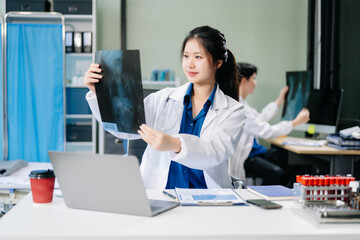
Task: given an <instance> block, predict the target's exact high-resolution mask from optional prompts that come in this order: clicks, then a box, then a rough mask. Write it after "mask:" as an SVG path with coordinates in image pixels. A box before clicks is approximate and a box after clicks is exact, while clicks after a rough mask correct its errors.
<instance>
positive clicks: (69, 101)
mask: <svg viewBox="0 0 360 240" xmlns="http://www.w3.org/2000/svg"><path fill="white" fill-rule="evenodd" d="M64 17H65V31H66V32H68V31H70V32H92V51H91V53H66V54H65V56H66V57H65V80H66V107H67V113H66V136H67V137H66V151H68V152H92V153H96V152H97V144H96V143H97V122H96V119H95V118H94V116H93V115H92V114H91V111H90V109H89V107H88V105H87V102H86V100H85V94H86V93H87V92H88V89H87V87H86V86H85V85H84V84H83V77H84V74H85V72H86V71H87V69H88V67H89V65H90V64H91V63H92V62H93V61H94V58H95V51H96V0H92V14H91V15H82V14H81V15H80V14H79V15H75V14H74V15H73V14H65V15H64Z"/></svg>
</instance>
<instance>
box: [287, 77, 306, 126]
mask: <svg viewBox="0 0 360 240" xmlns="http://www.w3.org/2000/svg"><path fill="white" fill-rule="evenodd" d="M286 85H287V86H289V91H288V92H287V94H286V96H285V103H284V107H283V112H282V116H281V117H282V120H289V121H290V120H293V119H294V118H295V117H296V116H297V114H298V113H299V112H300V111H301V109H303V108H304V107H305V105H306V102H307V99H308V97H309V93H310V90H311V85H312V80H311V74H310V72H308V71H293V72H286Z"/></svg>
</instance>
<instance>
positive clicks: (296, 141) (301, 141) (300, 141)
mask: <svg viewBox="0 0 360 240" xmlns="http://www.w3.org/2000/svg"><path fill="white" fill-rule="evenodd" d="M326 142H327V141H326V140H313V139H305V138H294V137H286V138H284V139H283V140H282V142H281V144H282V145H293V146H308V147H322V146H324V145H325V144H326Z"/></svg>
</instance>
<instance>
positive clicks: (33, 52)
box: [7, 23, 64, 162]
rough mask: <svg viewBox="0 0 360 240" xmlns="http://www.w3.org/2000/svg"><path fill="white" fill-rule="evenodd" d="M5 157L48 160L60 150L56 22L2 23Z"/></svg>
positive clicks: (60, 90)
mask: <svg viewBox="0 0 360 240" xmlns="http://www.w3.org/2000/svg"><path fill="white" fill-rule="evenodd" d="M7 91H8V96H7V101H8V104H7V107H8V143H9V144H8V146H9V150H8V156H9V157H8V159H9V160H15V159H24V160H26V161H29V162H48V161H49V159H48V151H49V150H54V151H63V150H64V109H63V108H64V106H63V98H64V96H63V42H62V26H61V25H60V24H24V23H20V24H19V23H9V24H7Z"/></svg>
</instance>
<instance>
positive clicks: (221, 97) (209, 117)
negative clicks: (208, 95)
mask: <svg viewBox="0 0 360 240" xmlns="http://www.w3.org/2000/svg"><path fill="white" fill-rule="evenodd" d="M226 107H227V99H226V96H225V94H224V93H223V92H222V91H221V90H220V88H219V85H217V88H216V92H215V97H214V102H213V104H212V105H211V107H210V109H209V111H208V113H207V114H206V117H205V121H204V123H203V126H202V128H201V133H203V131H205V130H206V129H207V127H208V126H210V125H211V123H212V122H213V120H214V119H216V116H217V114H218V111H219V109H221V108H226ZM212 126H214V125H212Z"/></svg>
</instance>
